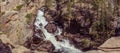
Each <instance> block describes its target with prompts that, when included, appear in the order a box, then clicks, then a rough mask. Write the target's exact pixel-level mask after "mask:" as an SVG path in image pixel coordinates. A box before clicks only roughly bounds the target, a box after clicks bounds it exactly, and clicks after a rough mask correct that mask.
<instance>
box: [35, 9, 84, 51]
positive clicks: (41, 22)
mask: <svg viewBox="0 0 120 53" xmlns="http://www.w3.org/2000/svg"><path fill="white" fill-rule="evenodd" d="M34 24H35V30H37V29H40V30H41V31H42V32H43V34H44V35H45V37H44V40H49V41H50V42H51V43H52V44H53V45H54V47H55V51H58V50H60V51H62V53H82V52H81V51H80V50H78V49H76V48H75V47H74V46H73V45H71V44H69V41H68V40H65V39H63V41H62V42H60V41H57V40H56V38H55V35H60V34H61V33H62V30H61V29H60V28H59V27H57V30H56V33H54V34H53V33H49V32H47V30H46V29H45V26H46V25H47V24H48V22H47V21H46V19H45V17H44V12H43V11H41V10H38V14H37V17H36V20H35V23H34ZM35 35H36V36H38V37H39V35H38V34H37V33H36V34H35Z"/></svg>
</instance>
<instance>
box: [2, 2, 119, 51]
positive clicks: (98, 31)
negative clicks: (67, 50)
mask: <svg viewBox="0 0 120 53" xmlns="http://www.w3.org/2000/svg"><path fill="white" fill-rule="evenodd" d="M119 2H120V1H119V0H105V1H104V0H101V1H100V0H94V1H93V0H49V1H48V0H0V48H1V49H0V52H5V53H32V52H33V53H54V52H53V50H54V49H55V47H54V46H53V44H52V43H51V42H50V41H46V40H43V38H39V37H36V36H35V33H39V35H42V36H44V34H43V32H42V31H41V30H37V31H35V26H34V22H35V18H36V16H37V11H38V10H43V11H44V16H45V18H46V20H47V21H48V22H49V23H48V24H47V25H46V26H45V29H47V31H48V32H49V33H55V31H56V30H57V27H60V28H62V29H63V31H62V34H61V35H60V36H55V37H56V39H57V40H58V41H62V39H68V40H69V41H70V43H71V44H73V45H75V47H76V48H78V49H80V50H83V51H87V52H86V53H110V52H111V53H115V52H116V53H119V52H120V51H119V47H120V46H119V44H120V42H119V39H120V38H119V35H120V32H119V31H120V26H119V25H120V24H119V22H120V4H119ZM113 36H117V37H115V38H114V37H113ZM111 37H112V38H111ZM109 38H110V39H109ZM106 40H107V41H106ZM111 41H112V42H115V44H113V43H111ZM104 42H105V43H104ZM103 43H104V44H103ZM102 44H103V45H102ZM100 45H101V46H100ZM111 46H115V47H111ZM94 49H95V50H94ZM88 50H92V51H88ZM103 50H104V51H103ZM106 51H107V52H106ZM56 53H61V51H58V52H56Z"/></svg>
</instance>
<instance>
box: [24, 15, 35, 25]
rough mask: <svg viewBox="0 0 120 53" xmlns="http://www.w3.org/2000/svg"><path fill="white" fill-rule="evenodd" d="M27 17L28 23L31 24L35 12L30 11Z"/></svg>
mask: <svg viewBox="0 0 120 53" xmlns="http://www.w3.org/2000/svg"><path fill="white" fill-rule="evenodd" d="M25 17H26V18H27V23H28V24H29V23H30V21H31V20H32V17H33V14H32V13H28V14H27V15H26V16H25Z"/></svg>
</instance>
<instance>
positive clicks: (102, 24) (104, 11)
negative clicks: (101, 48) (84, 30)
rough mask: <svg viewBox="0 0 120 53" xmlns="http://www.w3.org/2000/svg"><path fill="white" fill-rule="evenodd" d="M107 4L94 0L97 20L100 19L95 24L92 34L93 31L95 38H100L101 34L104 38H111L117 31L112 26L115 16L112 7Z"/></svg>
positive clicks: (102, 0) (100, 0)
mask: <svg viewBox="0 0 120 53" xmlns="http://www.w3.org/2000/svg"><path fill="white" fill-rule="evenodd" d="M106 2H107V1H105V0H94V7H96V12H97V18H99V19H98V20H96V21H94V22H93V24H92V27H91V28H92V30H90V33H91V31H92V33H93V35H95V37H100V34H102V35H103V36H104V37H108V38H109V37H110V36H111V34H112V33H114V30H115V29H113V27H112V26H111V21H112V19H113V16H114V14H113V11H112V7H111V5H109V4H106Z"/></svg>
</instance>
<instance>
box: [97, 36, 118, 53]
mask: <svg viewBox="0 0 120 53" xmlns="http://www.w3.org/2000/svg"><path fill="white" fill-rule="evenodd" d="M119 47H120V37H112V38H110V39H108V40H107V41H105V43H104V44H102V45H101V46H100V47H98V49H101V50H104V51H119V52H120V48H119Z"/></svg>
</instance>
